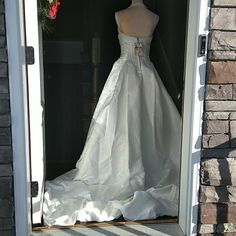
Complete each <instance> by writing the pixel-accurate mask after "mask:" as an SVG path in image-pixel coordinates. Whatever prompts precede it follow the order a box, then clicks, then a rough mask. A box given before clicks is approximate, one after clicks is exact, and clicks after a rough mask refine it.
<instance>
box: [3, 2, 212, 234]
mask: <svg viewBox="0 0 236 236" xmlns="http://www.w3.org/2000/svg"><path fill="white" fill-rule="evenodd" d="M209 8H210V0H202V1H196V0H189V10H188V23H187V42H186V57H185V58H186V63H185V86H184V88H185V92H184V100H183V102H184V103H183V104H184V112H183V123H184V125H183V136H182V147H184V148H182V164H181V186H180V189H181V190H180V211H179V212H180V214H179V226H180V228H181V229H182V231H183V235H196V233H197V222H198V218H197V216H198V188H199V166H200V153H201V136H202V132H201V131H202V130H201V127H202V114H203V101H204V87H205V72H206V56H204V57H197V51H198V35H199V34H207V33H208V29H209V25H208V18H209ZM5 13H6V27H7V49H8V63H9V87H10V105H11V122H12V123H11V124H12V146H13V168H14V201H15V227H16V234H17V235H30V234H31V233H32V225H31V222H32V221H31V197H30V196H31V194H30V149H29V117H28V97H27V96H28V95H27V68H26V63H25V52H24V48H25V26H24V0H11V1H5ZM189 78H190V79H189ZM185 98H186V99H185ZM186 176H187V177H188V178H186ZM167 227H169V226H168V225H167Z"/></svg>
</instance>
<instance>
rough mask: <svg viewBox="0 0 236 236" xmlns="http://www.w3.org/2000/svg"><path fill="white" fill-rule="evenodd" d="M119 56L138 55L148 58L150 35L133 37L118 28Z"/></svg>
mask: <svg viewBox="0 0 236 236" xmlns="http://www.w3.org/2000/svg"><path fill="white" fill-rule="evenodd" d="M118 38H119V42H120V48H121V57H123V56H131V57H132V56H139V57H147V58H149V51H150V44H151V41H152V37H135V36H130V35H127V34H124V33H122V32H121V31H120V30H119V29H118Z"/></svg>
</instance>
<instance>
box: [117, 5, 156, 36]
mask: <svg viewBox="0 0 236 236" xmlns="http://www.w3.org/2000/svg"><path fill="white" fill-rule="evenodd" d="M116 20H117V23H118V25H119V30H120V31H121V32H122V33H124V34H127V35H130V36H138V37H150V36H151V35H152V33H153V31H154V29H155V27H156V25H157V22H158V20H159V16H158V15H156V14H155V13H153V12H152V11H150V10H148V9H147V7H146V6H145V5H144V3H143V1H142V0H132V3H131V5H130V6H129V7H128V8H126V9H124V10H121V11H118V12H116Z"/></svg>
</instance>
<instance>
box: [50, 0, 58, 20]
mask: <svg viewBox="0 0 236 236" xmlns="http://www.w3.org/2000/svg"><path fill="white" fill-rule="evenodd" d="M59 6H60V2H58V1H57V0H55V1H54V2H53V3H52V4H50V6H49V9H48V14H49V16H50V19H55V18H56V16H57V11H58V8H59Z"/></svg>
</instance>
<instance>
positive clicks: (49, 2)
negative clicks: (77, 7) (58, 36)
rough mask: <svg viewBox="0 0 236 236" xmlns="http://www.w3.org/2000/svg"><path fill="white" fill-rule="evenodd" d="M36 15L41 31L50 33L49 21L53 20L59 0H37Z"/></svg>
mask: <svg viewBox="0 0 236 236" xmlns="http://www.w3.org/2000/svg"><path fill="white" fill-rule="evenodd" d="M38 3H39V4H38V15H39V21H40V22H41V25H42V29H43V30H44V31H47V32H50V31H52V30H51V26H50V25H51V20H55V19H56V16H57V12H58V9H59V6H60V1H59V0H39V2H38Z"/></svg>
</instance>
